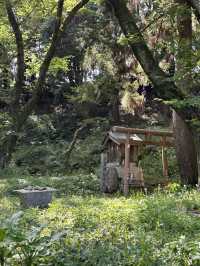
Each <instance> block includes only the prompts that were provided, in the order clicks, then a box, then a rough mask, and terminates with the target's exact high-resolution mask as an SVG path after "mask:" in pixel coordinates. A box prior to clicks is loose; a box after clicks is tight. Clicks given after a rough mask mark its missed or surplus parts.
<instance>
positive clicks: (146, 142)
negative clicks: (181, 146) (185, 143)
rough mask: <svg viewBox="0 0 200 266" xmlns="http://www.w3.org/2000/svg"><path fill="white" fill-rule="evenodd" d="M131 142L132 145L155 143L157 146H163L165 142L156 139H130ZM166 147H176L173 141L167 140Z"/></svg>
mask: <svg viewBox="0 0 200 266" xmlns="http://www.w3.org/2000/svg"><path fill="white" fill-rule="evenodd" d="M121 143H124V144H125V143H126V141H124V140H123V141H121ZM129 143H130V144H131V145H135V146H145V145H155V146H160V147H162V146H163V143H162V141H154V140H143V141H140V140H130V141H129ZM164 146H165V147H174V146H175V144H174V142H173V141H166V142H165V144H164Z"/></svg>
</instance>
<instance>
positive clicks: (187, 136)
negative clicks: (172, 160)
mask: <svg viewBox="0 0 200 266" xmlns="http://www.w3.org/2000/svg"><path fill="white" fill-rule="evenodd" d="M173 126H174V133H175V145H176V155H177V159H178V165H179V169H180V175H181V183H182V184H184V185H196V184H197V183H198V166H197V151H196V147H195V143H194V136H193V135H192V132H191V130H190V129H189V128H188V125H187V124H186V123H185V122H184V120H183V119H182V118H181V117H180V116H179V115H178V114H177V112H176V111H173Z"/></svg>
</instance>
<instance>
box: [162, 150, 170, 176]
mask: <svg viewBox="0 0 200 266" xmlns="http://www.w3.org/2000/svg"><path fill="white" fill-rule="evenodd" d="M162 165H163V176H164V177H167V178H168V177H169V173H168V160H167V154H166V151H165V147H162Z"/></svg>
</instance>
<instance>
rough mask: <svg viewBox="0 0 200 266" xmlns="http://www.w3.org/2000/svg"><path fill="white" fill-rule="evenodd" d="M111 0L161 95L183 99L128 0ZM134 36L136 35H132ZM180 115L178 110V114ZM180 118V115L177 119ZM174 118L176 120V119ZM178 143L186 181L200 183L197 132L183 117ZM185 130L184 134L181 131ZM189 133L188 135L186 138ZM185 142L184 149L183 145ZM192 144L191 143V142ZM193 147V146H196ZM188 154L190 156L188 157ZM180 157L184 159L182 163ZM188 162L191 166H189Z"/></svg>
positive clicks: (179, 124) (135, 52)
mask: <svg viewBox="0 0 200 266" xmlns="http://www.w3.org/2000/svg"><path fill="white" fill-rule="evenodd" d="M107 2H108V3H109V4H110V5H111V6H112V7H113V10H114V13H115V15H116V17H117V19H118V20H119V24H120V26H121V28H122V31H123V33H124V35H125V37H126V38H127V40H128V42H129V45H130V47H131V48H132V51H133V53H134V55H135V57H136V58H137V60H138V61H139V63H140V64H141V66H142V68H143V70H144V72H145V73H146V74H147V76H148V77H149V79H150V80H151V82H152V83H153V84H154V86H155V88H156V91H157V97H159V98H161V99H164V100H165V99H174V98H175V99H182V98H183V97H184V94H183V92H182V91H181V90H180V88H178V87H177V86H176V84H175V83H174V81H173V80H172V79H171V78H170V77H169V76H167V75H166V74H165V73H164V72H163V71H162V69H160V67H159V66H158V63H157V62H156V60H155V58H154V57H153V53H152V52H151V50H150V49H149V47H148V46H147V44H146V42H145V40H144V38H143V36H142V34H141V32H140V30H139V28H138V27H137V24H136V21H135V18H134V16H133V15H132V14H131V13H130V11H129V10H128V8H127V6H126V2H125V1H124V0H107ZM131 36H133V37H134V38H131ZM174 117H175V118H176V114H174ZM174 120H175V121H176V119H174ZM175 121H174V122H175ZM181 126H182V129H181ZM174 130H175V134H176V140H177V141H178V143H177V149H178V150H177V158H178V160H179V165H180V167H182V169H181V178H182V183H184V182H185V176H186V175H189V176H190V177H187V178H188V179H187V184H188V182H190V183H191V184H196V183H197V158H196V157H195V156H196V153H195V145H194V142H193V136H192V133H191V132H190V130H189V129H188V127H187V125H186V123H185V122H184V121H183V120H182V121H181V118H180V117H179V119H178V120H177V122H176V123H175V126H174ZM180 132H183V133H184V134H183V133H182V134H183V135H179V134H180ZM184 137H185V139H184ZM186 142H189V143H190V145H191V147H190V151H189V152H187V148H186V144H185V143H186ZM181 145H182V149H180V148H181ZM188 145H189V144H188ZM192 147H193V148H192ZM186 156H187V157H186ZM180 160H183V163H181V161H180ZM187 163H188V168H187Z"/></svg>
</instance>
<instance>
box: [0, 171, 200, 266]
mask: <svg viewBox="0 0 200 266" xmlns="http://www.w3.org/2000/svg"><path fill="white" fill-rule="evenodd" d="M76 178H77V179H74V182H73V178H72V177H71V176H69V177H56V178H55V177H53V178H52V177H45V178H41V177H37V178H36V177H23V178H20V179H16V178H13V179H12V178H10V179H8V178H7V179H3V178H2V179H1V180H0V191H1V194H0V213H1V219H0V220H1V226H0V228H1V229H0V256H2V254H5V264H4V265H6V266H7V265H13V266H15V265H16V266H17V265H66V266H78V265H87V266H88V265H91V266H93V265H99V266H105V265H106V266H107V265H111V266H112V265H113V266H115V265H130V266H132V265H138V266H147V265H148V266H149V265H150V266H151V265H152V266H155V265H167V266H171V265H180V266H182V265H183V266H184V265H185V266H187V265H200V252H199V244H200V217H198V216H195V215H193V213H192V212H191V211H192V210H195V212H198V210H200V194H199V192H198V191H197V190H188V189H186V188H181V187H180V186H179V185H178V184H171V185H169V186H168V187H167V188H165V190H162V189H160V188H158V189H156V191H155V192H154V193H151V194H146V195H145V194H143V193H135V194H133V195H131V196H129V197H128V198H125V197H123V196H121V195H113V196H110V197H108V196H103V195H101V194H100V193H97V191H98V190H97V181H98V180H97V179H95V177H94V176H93V175H89V176H87V177H86V176H84V175H82V176H81V175H79V177H78V176H77V177H76ZM58 179H59V180H58ZM67 180H68V181H67ZM57 182H58V183H57ZM25 183H29V184H30V183H32V184H33V183H34V184H35V185H36V184H37V185H49V186H54V187H56V184H57V187H60V190H61V191H62V192H61V193H58V194H56V195H55V196H54V200H53V202H52V203H51V205H50V206H49V208H48V209H42V210H41V209H22V208H21V207H20V204H19V200H18V198H17V197H16V196H15V195H13V194H12V189H13V187H14V188H19V187H21V185H24V184H25ZM61 184H62V185H61ZM84 189H85V191H83V190H84ZM13 214H14V216H13ZM3 251H4V253H3ZM23 263H24V264H23ZM2 265H3V264H2Z"/></svg>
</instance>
